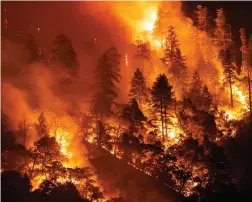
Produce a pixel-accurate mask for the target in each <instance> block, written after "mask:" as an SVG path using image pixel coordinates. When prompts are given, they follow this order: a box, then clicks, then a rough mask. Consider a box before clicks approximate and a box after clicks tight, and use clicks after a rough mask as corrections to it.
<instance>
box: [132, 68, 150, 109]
mask: <svg viewBox="0 0 252 202" xmlns="http://www.w3.org/2000/svg"><path fill="white" fill-rule="evenodd" d="M148 94H149V88H148V86H147V83H146V81H145V78H144V76H143V74H142V72H141V71H140V70H139V69H138V68H137V69H136V71H135V73H134V76H133V78H132V81H131V89H130V93H129V96H130V97H131V98H135V99H136V100H137V102H138V103H141V104H143V103H146V102H148V100H149V95H148Z"/></svg>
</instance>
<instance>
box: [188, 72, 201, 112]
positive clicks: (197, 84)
mask: <svg viewBox="0 0 252 202" xmlns="http://www.w3.org/2000/svg"><path fill="white" fill-rule="evenodd" d="M201 94H202V82H201V80H200V76H199V74H198V72H196V71H195V72H194V75H193V78H192V83H191V86H190V89H189V94H188V97H189V99H190V100H191V101H192V104H193V105H194V106H195V107H198V108H199V107H200V106H201V103H202V96H201Z"/></svg>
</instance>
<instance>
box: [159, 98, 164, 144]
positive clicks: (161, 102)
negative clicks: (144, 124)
mask: <svg viewBox="0 0 252 202" xmlns="http://www.w3.org/2000/svg"><path fill="white" fill-rule="evenodd" d="M160 115H161V126H162V137H163V141H164V118H163V100H162V98H161V99H160Z"/></svg>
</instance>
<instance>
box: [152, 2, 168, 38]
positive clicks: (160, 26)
mask: <svg viewBox="0 0 252 202" xmlns="http://www.w3.org/2000/svg"><path fill="white" fill-rule="evenodd" d="M168 20H169V13H168V12H166V11H165V10H163V9H162V8H161V7H159V8H158V11H157V19H156V21H155V24H154V30H153V34H154V35H155V36H156V37H157V38H158V39H161V43H162V41H163V40H164V38H165V35H166V32H167V26H168V25H169V21H168Z"/></svg>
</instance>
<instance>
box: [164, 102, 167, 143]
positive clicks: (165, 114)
mask: <svg viewBox="0 0 252 202" xmlns="http://www.w3.org/2000/svg"><path fill="white" fill-rule="evenodd" d="M164 116H165V120H164V121H165V137H166V138H167V111H166V106H165V108H164Z"/></svg>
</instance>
